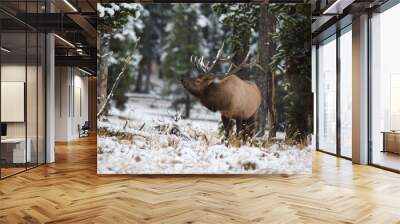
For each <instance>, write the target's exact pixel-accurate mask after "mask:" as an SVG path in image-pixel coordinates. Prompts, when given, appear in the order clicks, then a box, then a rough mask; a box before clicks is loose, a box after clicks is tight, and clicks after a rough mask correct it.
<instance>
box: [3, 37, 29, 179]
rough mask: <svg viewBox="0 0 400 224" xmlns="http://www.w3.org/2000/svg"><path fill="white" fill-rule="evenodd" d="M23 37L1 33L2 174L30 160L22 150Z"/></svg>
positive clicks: (23, 142)
mask: <svg viewBox="0 0 400 224" xmlns="http://www.w3.org/2000/svg"><path fill="white" fill-rule="evenodd" d="M26 41H27V39H26V33H4V32H3V33H2V34H1V47H2V49H3V50H2V56H1V106H0V110H1V126H2V137H1V157H2V170H1V174H2V177H6V176H10V175H12V174H15V173H18V172H21V171H24V170H25V169H26V163H27V162H28V163H29V162H31V151H29V150H26V148H27V147H29V146H28V145H27V144H26V133H27V130H26V128H27V126H26V110H25V108H26V107H25V99H26V74H27V66H26V60H27V51H26V50H27V48H26ZM4 49H6V50H4Z"/></svg>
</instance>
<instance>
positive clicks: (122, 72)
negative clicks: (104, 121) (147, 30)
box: [97, 56, 132, 118]
mask: <svg viewBox="0 0 400 224" xmlns="http://www.w3.org/2000/svg"><path fill="white" fill-rule="evenodd" d="M131 59H132V56H128V57H127V58H125V60H124V66H123V67H122V70H121V72H120V73H119V74H118V76H117V79H116V80H115V82H114V84H113V86H112V88H111V90H110V93H109V94H108V96H107V99H106V101H105V102H104V104H103V106H101V108H100V110H99V112H98V113H97V118H99V117H100V116H101V115H102V114H103V113H104V109H105V108H106V106H107V104H108V102H109V101H110V99H111V97H112V96H113V95H114V91H115V88H116V87H117V86H118V84H119V82H120V81H121V79H122V77H123V76H124V74H125V70H126V69H127V68H128V64H129V62H130V61H131Z"/></svg>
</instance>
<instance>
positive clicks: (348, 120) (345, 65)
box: [339, 26, 353, 158]
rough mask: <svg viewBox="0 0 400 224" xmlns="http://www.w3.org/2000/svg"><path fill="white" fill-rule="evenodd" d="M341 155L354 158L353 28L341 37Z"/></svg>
mask: <svg viewBox="0 0 400 224" xmlns="http://www.w3.org/2000/svg"><path fill="white" fill-rule="evenodd" d="M339 41H340V50H339V52H340V154H341V156H344V157H347V158H351V157H352V148H351V147H352V97H353V95H352V74H353V71H352V49H351V48H352V34H351V26H348V27H347V28H345V29H344V30H342V33H341V36H340V39H339Z"/></svg>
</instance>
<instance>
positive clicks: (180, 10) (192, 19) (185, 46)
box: [162, 4, 202, 118]
mask: <svg viewBox="0 0 400 224" xmlns="http://www.w3.org/2000/svg"><path fill="white" fill-rule="evenodd" d="M171 13H172V14H173V15H174V16H171V20H170V22H169V23H168V24H167V26H166V31H167V33H168V35H167V44H166V46H165V48H164V51H165V52H164V58H163V60H162V69H163V71H164V74H163V75H164V78H165V79H166V80H167V86H166V88H165V92H164V93H165V94H168V95H171V97H172V98H173V103H172V107H173V108H174V109H175V110H180V109H181V107H182V105H183V106H184V114H183V117H184V118H189V117H190V110H191V108H192V106H193V102H192V100H191V98H190V96H189V94H188V93H187V91H185V90H184V89H183V88H182V87H181V86H180V80H181V79H182V78H183V77H188V76H192V75H193V74H194V73H193V67H192V64H191V63H190V56H191V55H199V53H200V44H201V41H202V36H201V27H200V26H199V24H198V19H199V15H200V5H199V4H175V5H174V6H173V8H172V10H171Z"/></svg>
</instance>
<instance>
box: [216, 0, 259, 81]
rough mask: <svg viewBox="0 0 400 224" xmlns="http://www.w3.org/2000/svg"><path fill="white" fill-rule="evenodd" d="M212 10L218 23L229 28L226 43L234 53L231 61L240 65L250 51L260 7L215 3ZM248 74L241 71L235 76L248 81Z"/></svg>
mask: <svg viewBox="0 0 400 224" xmlns="http://www.w3.org/2000/svg"><path fill="white" fill-rule="evenodd" d="M212 8H213V10H214V12H215V13H216V14H217V15H219V20H220V22H222V23H223V24H224V25H225V26H226V27H228V28H229V33H228V36H229V38H228V42H229V43H230V46H231V51H232V52H234V57H233V58H232V61H233V62H234V63H235V64H240V63H241V62H242V61H243V59H244V58H245V56H246V54H247V52H248V51H249V49H250V45H251V40H252V33H254V32H257V31H258V20H259V11H260V6H259V4H255V3H254V4H253V3H235V4H225V3H216V4H214V5H213V6H212ZM250 74H251V73H250V71H249V70H248V69H243V70H241V71H240V72H238V74H237V75H238V76H239V77H240V78H242V79H246V80H249V79H250Z"/></svg>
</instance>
